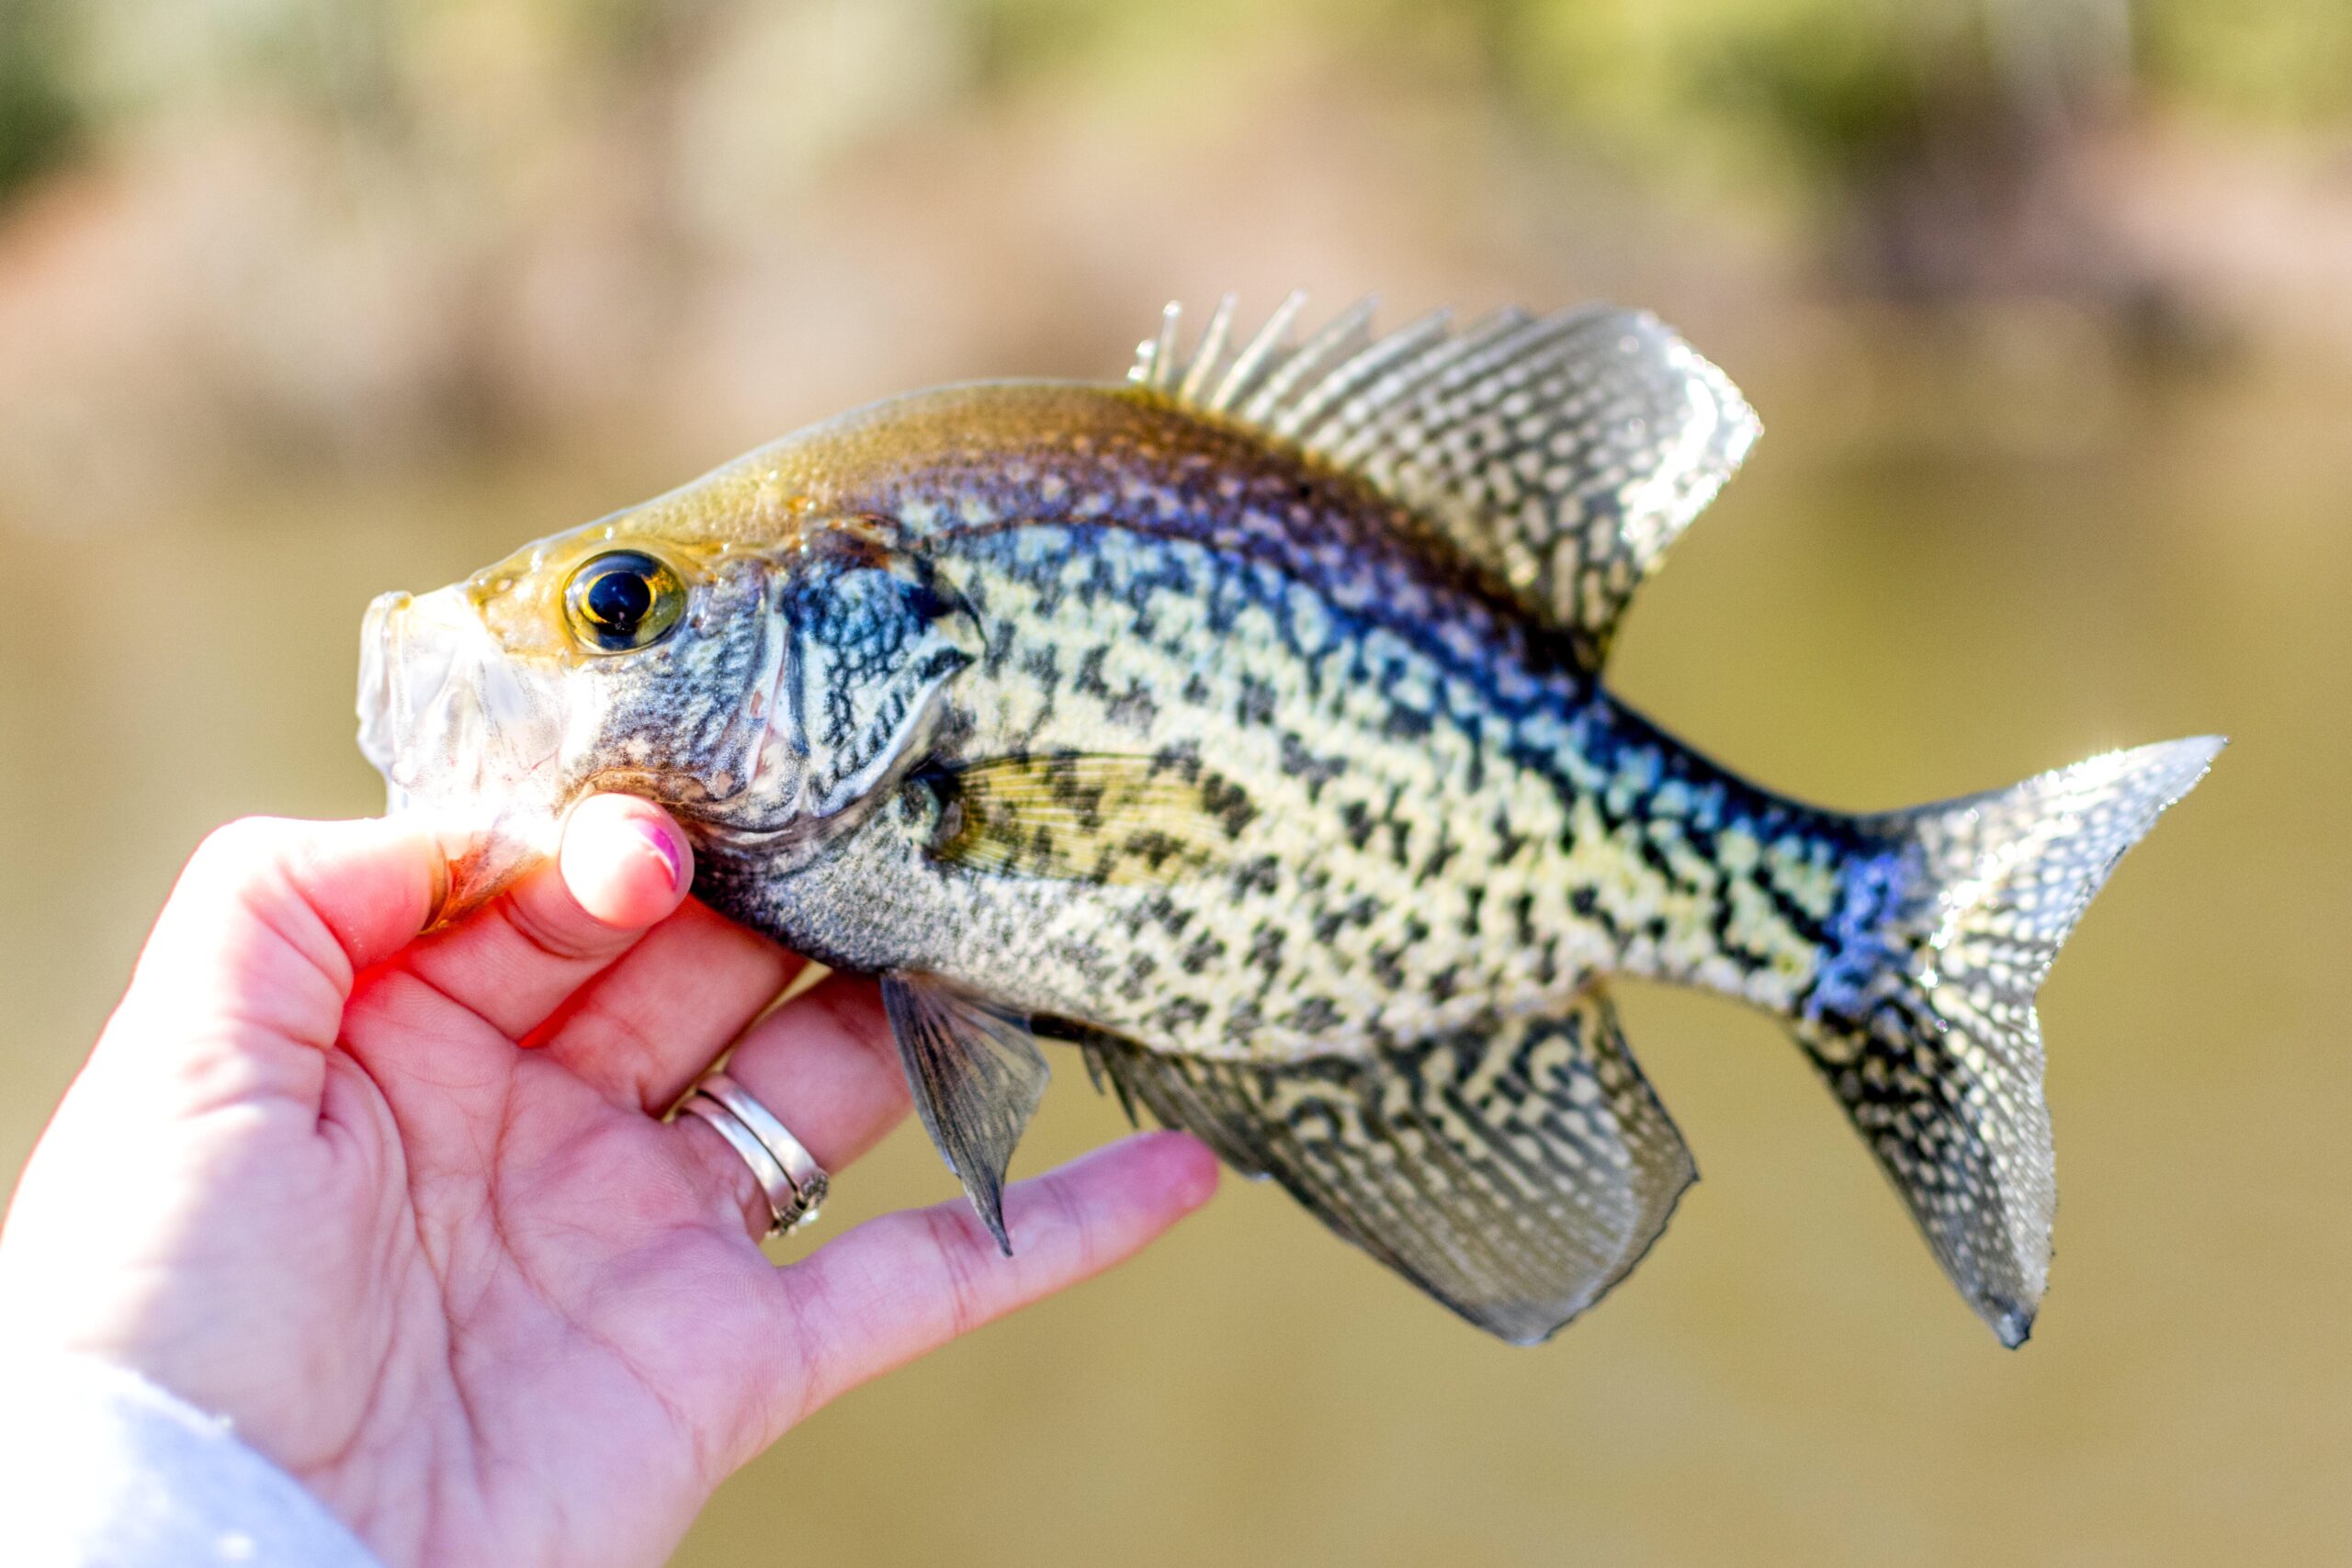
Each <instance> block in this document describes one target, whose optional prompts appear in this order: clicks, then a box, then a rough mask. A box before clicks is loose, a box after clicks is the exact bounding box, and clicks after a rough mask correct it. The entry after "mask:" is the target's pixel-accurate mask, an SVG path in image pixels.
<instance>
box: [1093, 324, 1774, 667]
mask: <svg viewBox="0 0 2352 1568" xmlns="http://www.w3.org/2000/svg"><path fill="white" fill-rule="evenodd" d="M1304 302H1305V297H1304V296H1302V295H1297V294H1294V295H1292V296H1291V297H1290V298H1289V299H1285V300H1284V301H1283V304H1282V306H1281V307H1280V308H1279V309H1278V310H1275V312H1274V313H1273V315H1272V318H1271V319H1269V320H1268V321H1267V322H1266V324H1265V325H1264V326H1263V327H1261V329H1259V331H1258V332H1257V333H1255V334H1253V335H1252V336H1251V337H1250V339H1249V340H1248V341H1247V342H1245V343H1242V344H1238V345H1234V344H1232V343H1231V342H1230V338H1231V327H1232V322H1233V299H1232V296H1230V295H1228V296H1227V297H1226V298H1225V299H1223V300H1222V301H1220V302H1219V304H1218V306H1217V308H1216V311H1215V313H1213V314H1212V315H1211V316H1210V318H1209V321H1208V325H1207V327H1206V329H1205V330H1204V331H1203V333H1201V337H1200V340H1199V342H1198V343H1197V344H1195V345H1194V346H1193V349H1192V351H1191V352H1190V353H1189V354H1187V353H1186V352H1184V351H1183V350H1182V347H1181V346H1180V344H1179V328H1180V326H1181V324H1182V315H1181V310H1180V308H1179V307H1178V306H1175V305H1170V306H1169V307H1168V310H1167V312H1166V314H1165V316H1164V317H1163V319H1162V321H1161V324H1160V331H1159V335H1158V336H1157V337H1155V338H1153V339H1151V340H1149V341H1148V342H1146V343H1144V344H1141V345H1140V347H1139V348H1138V349H1137V351H1136V364H1135V367H1134V369H1133V370H1131V371H1130V372H1129V373H1128V379H1130V380H1131V381H1135V382H1136V383H1139V384H1140V385H1142V386H1145V387H1148V388H1151V389H1154V390H1156V391H1158V392H1160V393H1161V394H1163V395H1165V396H1167V397H1169V398H1170V399H1171V400H1174V401H1176V402H1178V403H1180V404H1182V405H1183V406H1185V407H1187V408H1191V409H1195V410H1198V411H1200V412H1204V413H1207V414H1211V415H1215V416H1217V417H1220V418H1223V419H1227V420H1232V421H1235V422H1237V423H1242V424H1245V425H1249V426H1250V427H1252V428H1254V429H1257V430H1260V431H1262V432H1264V433H1266V434H1271V435H1273V436H1275V437H1277V438H1279V439H1282V440H1283V441H1287V442H1290V443H1292V444H1294V445H1295V446H1299V447H1300V448H1302V449H1304V450H1305V451H1306V452H1307V453H1308V454H1310V455H1312V456H1313V457H1317V458H1320V459H1322V460H1323V461H1325V462H1327V463H1329V464H1331V465H1333V466H1334V467H1336V468H1341V469H1344V470H1346V471H1347V472H1349V473H1351V474H1353V475H1355V476H1356V477H1358V478H1359V479H1363V480H1364V481H1366V482H1368V483H1369V484H1371V485H1372V487H1373V488H1374V490H1376V491H1379V492H1380V493H1381V494H1382V495H1384V496H1385V497H1387V498H1388V499H1389V500H1391V501H1393V502H1397V504H1398V505H1400V506H1403V507H1405V508H1407V509H1408V510H1409V511H1410V512H1412V513H1415V514H1416V515H1417V516H1419V518H1420V519H1422V520H1423V521H1424V522H1426V523H1427V524H1429V525H1430V526H1431V527H1432V528H1433V529H1434V530H1435V531H1436V532H1437V533H1439V534H1440V535H1442V536H1443V537H1444V538H1445V539H1446V540H1447V541H1448V542H1449V543H1450V544H1451V545H1452V546H1453V547H1454V548H1455V549H1456V550H1458V551H1459V552H1460V553H1461V554H1462V555H1463V556H1464V558H1467V559H1468V561H1469V562H1470V563H1471V564H1472V565H1473V566H1474V567H1475V568H1476V570H1478V571H1479V572H1480V573H1481V574H1482V575H1484V576H1485V577H1487V578H1488V579H1489V580H1490V581H1492V583H1493V584H1494V585H1495V586H1497V587H1499V588H1501V589H1503V590H1504V591H1506V592H1508V593H1509V594H1510V597H1511V598H1512V599H1514V600H1515V601H1517V602H1518V603H1519V604H1520V605H1521V607H1522V608H1524V609H1525V610H1526V611H1527V612H1528V614H1530V615H1532V616H1534V617H1535V618H1536V619H1538V620H1539V621H1541V622H1543V623H1544V624H1545V625H1547V626H1552V627H1554V628H1555V630H1558V631H1561V632H1565V633H1566V634H1567V635H1568V636H1569V637H1570V638H1571V640H1572V641H1573V642H1574V643H1575V644H1576V646H1577V649H1578V650H1579V652H1580V653H1581V654H1582V656H1583V657H1584V659H1585V660H1586V662H1587V663H1588V664H1589V666H1590V667H1591V668H1594V669H1598V668H1599V667H1600V662H1601V660H1603V659H1604V658H1606V656H1607V654H1608V651H1609V644H1610V639H1611V636H1612V635H1613V633H1614V632H1615V630H1616V626H1617V620H1618V617H1619V616H1620V615H1623V613H1624V609H1625V605H1626V604H1627V602H1628V601H1629V600H1631V599H1632V597H1633V594H1634V590H1635V589H1636V588H1637V587H1639V586H1640V584H1641V581H1642V579H1643V577H1644V575H1645V573H1647V572H1648V571H1649V570H1651V568H1653V567H1654V566H1656V565H1657V562H1658V561H1659V560H1660V559H1661V558H1663V557H1664V556H1665V554H1666V551H1667V547H1668V546H1670V545H1671V544H1673V543H1674V541H1675V539H1676V537H1677V536H1679V535H1680V534H1681V532H1682V530H1683V528H1684V527H1685V526H1686V525H1689V523H1690V521H1691V518H1693V517H1695V516H1697V515H1698V514H1699V512H1700V509H1701V508H1702V507H1704V506H1705V505H1706V504H1707V502H1709V501H1710V500H1712V499H1713V497H1714V493H1715V491H1717V490H1718V489H1720V488H1722V485H1723V482H1724V480H1725V479H1728V478H1730V477H1731V474H1732V471H1733V470H1734V469H1735V468H1738V467H1739V463H1740V459H1741V458H1742V457H1746V456H1747V449H1748V447H1749V446H1751V445H1752V444H1753V443H1754V442H1755V439H1756V436H1757V434H1758V431H1759V429H1760V428H1761V427H1760V426H1759V425H1758V423H1757V419H1756V415H1755V413H1754V412H1753V411H1751V410H1750V409H1749V408H1748V406H1747V401H1746V400H1744V399H1743V398H1741V397H1740V395H1739V391H1738V389H1736V387H1734V386H1733V385H1732V384H1731V381H1730V380H1729V378H1726V377H1725V376H1724V373H1723V372H1722V371H1720V370H1718V369H1716V368H1715V367H1713V365H1710V364H1709V363H1708V362H1707V361H1706V360H1704V359H1702V358H1701V357H1700V356H1699V355H1698V354H1696V353H1695V352H1693V351H1692V349H1691V346H1690V345H1689V344H1686V343H1684V342H1683V341H1682V340H1681V339H1680V338H1679V337H1677V336H1676V335H1675V334H1674V333H1673V332H1672V331H1671V330H1670V329H1668V327H1667V326H1666V325H1665V324H1664V323H1662V322H1660V321H1658V320H1657V318H1656V317H1654V316H1651V315H1649V314H1647V313H1645V312H1643V311H1637V310H1618V309H1615V308H1614V307H1611V306H1607V305H1588V306H1583V307H1580V308H1578V309H1576V310H1563V311H1560V312H1558V313H1556V314H1554V315H1549V316H1532V315H1530V314H1528V313H1527V312H1526V311H1524V310H1517V309H1511V310H1498V311H1497V312H1496V313H1494V314H1493V315H1490V316H1487V318H1485V319H1484V320H1482V321H1477V322H1476V323H1474V324H1472V325H1470V326H1468V327H1464V328H1461V329H1459V330H1457V329H1455V328H1454V326H1453V323H1452V321H1450V319H1449V318H1448V317H1447V316H1446V315H1445V314H1444V313H1443V312H1439V313H1436V314H1433V315H1429V316H1424V317H1422V318H1421V319H1420V320H1419V321H1415V322H1413V323H1411V324H1410V325H1408V326H1405V327H1400V328H1398V329H1397V331H1396V332H1393V333H1388V334H1387V335H1385V336H1382V337H1375V336H1374V335H1373V333H1372V330H1371V322H1372V306H1371V304H1370V302H1369V301H1366V302H1364V303H1362V304H1359V305H1356V306H1354V307H1353V308H1351V309H1350V310H1347V311H1344V312H1343V313H1341V314H1340V316H1339V317H1338V318H1337V319H1336V320H1334V321H1331V322H1330V323H1329V325H1327V326H1325V327H1324V328H1322V329H1321V330H1320V331H1318V332H1317V333H1314V334H1312V335H1311V336H1308V337H1306V339H1304V340H1303V341H1298V342H1293V341H1292V337H1291V327H1292V325H1293V323H1294V322H1295V321H1296V319H1297V317H1298V313H1299V310H1300V308H1301V306H1302V305H1303V304H1304Z"/></svg>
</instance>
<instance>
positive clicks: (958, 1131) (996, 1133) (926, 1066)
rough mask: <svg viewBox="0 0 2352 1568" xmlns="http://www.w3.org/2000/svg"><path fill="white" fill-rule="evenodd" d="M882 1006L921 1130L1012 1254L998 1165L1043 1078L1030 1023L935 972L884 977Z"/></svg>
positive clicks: (1039, 1095)
mask: <svg viewBox="0 0 2352 1568" xmlns="http://www.w3.org/2000/svg"><path fill="white" fill-rule="evenodd" d="M882 1009H883V1011H884V1012H885V1013H887V1014H888V1017H889V1020H890V1032H891V1033H892V1035H894V1036H895V1037H896V1038H897V1040H898V1043H899V1059H900V1060H901V1062H902V1063H903V1064H904V1066H905V1067H906V1071H907V1087H908V1089H910V1091H912V1094H913V1097H914V1102H915V1112H916V1114H917V1115H919V1116H920V1117H922V1125H923V1131H925V1132H927V1133H929V1134H931V1141H932V1144H933V1145H934V1146H935V1147H936V1148H937V1149H938V1150H939V1155H940V1157H941V1158H942V1159H944V1160H945V1161H946V1162H947V1168H948V1169H950V1170H952V1171H954V1172H955V1173H956V1179H957V1180H958V1181H960V1182H962V1183H963V1184H964V1192H965V1195H966V1196H967V1197H968V1198H969V1199H971V1201H972V1210H973V1212H974V1213H977V1214H978V1215H979V1217H980V1223H981V1224H985V1225H987V1226H988V1228H989V1235H992V1236H994V1237H995V1238H996V1245H997V1249H998V1250H999V1251H1001V1252H1002V1253H1003V1254H1004V1255H1005V1256H1006V1257H1007V1258H1010V1257H1012V1234H1011V1233H1010V1232H1009V1231H1007V1230H1006V1229H1005V1224H1004V1178H1005V1170H1006V1168H1008V1167H1009V1166H1010V1165H1011V1164H1012V1151H1013V1150H1014V1148H1015V1147H1017V1146H1018V1145H1020V1142H1021V1134H1022V1133H1023V1130H1024V1129H1026V1128H1027V1127H1028V1125H1029V1118H1030V1117H1032V1116H1033V1115H1035V1114H1036V1111H1037V1105H1038V1102H1039V1101H1041V1100H1044V1099H1045V1098H1046V1079H1047V1077H1049V1075H1050V1069H1049V1068H1047V1066H1046V1058H1045V1056H1044V1055H1042V1054H1040V1053H1039V1051H1038V1050H1037V1043H1036V1039H1035V1036H1034V1035H1033V1034H1032V1033H1031V1032H1030V1028H1029V1021H1028V1020H1027V1019H1026V1018H1025V1017H1023V1016H1022V1015H1020V1014H1018V1013H1015V1012H1012V1011H1010V1010H1006V1009H1004V1008H1001V1007H999V1006H998V1005H997V1004H995V1003H993V1002H990V1001H988V1000H985V999H983V998H979V997H976V996H974V995H972V994H971V993H969V992H967V991H966V990H965V989H963V987H959V986H956V985H955V984H954V983H952V982H950V981H947V980H944V979H942V978H940V977H939V976H934V975H905V974H891V975H885V976H882Z"/></svg>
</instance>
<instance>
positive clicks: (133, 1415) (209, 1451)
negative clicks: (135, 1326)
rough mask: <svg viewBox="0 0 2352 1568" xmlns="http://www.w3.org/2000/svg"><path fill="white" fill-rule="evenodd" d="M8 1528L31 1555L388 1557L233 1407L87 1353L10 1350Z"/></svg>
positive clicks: (365, 1563) (6, 1383) (5, 1470)
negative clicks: (238, 1432)
mask: <svg viewBox="0 0 2352 1568" xmlns="http://www.w3.org/2000/svg"><path fill="white" fill-rule="evenodd" d="M0 1541H5V1544H6V1553H7V1560H8V1562H11V1563H16V1564H22V1565H23V1568H165V1565H166V1564H169V1565H171V1568H180V1565H182V1564H187V1565H188V1568H204V1565H208V1564H212V1563H236V1564H241V1565H254V1568H261V1565H270V1568H275V1565H277V1564H288V1565H292V1564H300V1565H301V1568H382V1565H381V1564H380V1563H379V1562H377V1560H376V1559H375V1557H373V1556H372V1555H370V1554H369V1552H368V1549H367V1548H366V1547H364V1546H362V1545H360V1544H359V1540H358V1538H356V1536H354V1535H353V1534H352V1533H351V1532H350V1531H349V1530H348V1529H345V1528H344V1527H343V1525H342V1524H341V1523H339V1522H338V1521H337V1520H336V1519H335V1517H334V1516H333V1515H332V1514H330V1513H328V1512H327V1510H326V1508H325V1507H324V1506H322V1504H321V1503H320V1502H319V1501H318V1499H316V1498H314V1497H312V1496H311V1495H310V1493H308V1492H306V1491H304V1490H303V1489H302V1487H301V1485H300V1483H298V1482H296V1481H295V1479H294V1478H293V1477H292V1476H290V1475H288V1474H287V1473H286V1472H284V1471H282V1470H280V1469H278V1468H277V1466H276V1465H274V1464H272V1463H270V1461H267V1460H266V1459H264V1458H262V1456H261V1455H260V1454H258V1453H256V1452H254V1450H252V1449H250V1448H247V1447H246V1446H245V1445H244V1444H243V1443H242V1442H240V1441H238V1440H237V1438H235V1437H234V1436H233V1435H232V1433H231V1431H230V1429H229V1423H228V1422H227V1421H226V1420H223V1419H221V1418H220V1417H218V1416H208V1415H206V1414H205V1413H204V1412H203V1411H201V1410H198V1409H197V1408H196V1407H195V1406H194V1405H192V1404H187V1402H186V1401H185V1400H182V1399H179V1398H177V1397H175V1396H174V1395H172V1394H170V1393H165V1392H164V1390H162V1389H160V1388H158V1387H156V1386H155V1385H154V1384H153V1383H151V1382H148V1381H147V1380H146V1379H144V1378H141V1377H140V1376H139V1375H138V1374H137V1373H135V1372H131V1371H126V1370H124V1369H122V1368H120V1367H117V1366H114V1365H112V1364H110V1363H108V1362H106V1361H101V1360H98V1359H96V1358H94V1357H86V1356H51V1357H43V1358H40V1359H26V1358H18V1359H0Z"/></svg>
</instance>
